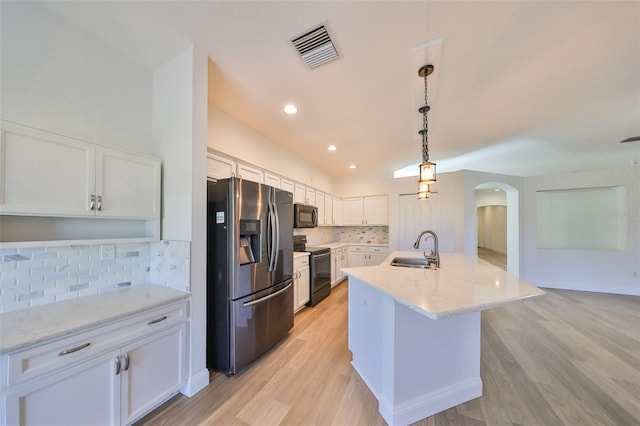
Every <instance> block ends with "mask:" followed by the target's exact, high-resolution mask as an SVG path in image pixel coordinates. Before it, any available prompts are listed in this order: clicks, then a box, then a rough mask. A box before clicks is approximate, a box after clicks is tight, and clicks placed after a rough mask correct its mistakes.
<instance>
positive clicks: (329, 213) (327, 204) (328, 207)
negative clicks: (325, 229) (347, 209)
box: [324, 194, 333, 226]
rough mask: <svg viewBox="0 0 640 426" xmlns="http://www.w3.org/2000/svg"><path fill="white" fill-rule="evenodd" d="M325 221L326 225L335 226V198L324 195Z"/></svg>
mask: <svg viewBox="0 0 640 426" xmlns="http://www.w3.org/2000/svg"><path fill="white" fill-rule="evenodd" d="M324 221H325V223H324V224H325V225H329V226H331V225H333V196H331V195H329V194H324Z"/></svg>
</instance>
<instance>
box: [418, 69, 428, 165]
mask: <svg viewBox="0 0 640 426" xmlns="http://www.w3.org/2000/svg"><path fill="white" fill-rule="evenodd" d="M428 100H429V99H428V94H427V75H426V74H425V76H424V107H423V108H424V111H423V113H422V130H421V131H420V134H421V135H422V162H423V163H426V162H427V161H429V138H428V132H429V122H428V121H427V113H428V111H429V102H428Z"/></svg>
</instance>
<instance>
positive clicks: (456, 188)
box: [389, 172, 475, 253]
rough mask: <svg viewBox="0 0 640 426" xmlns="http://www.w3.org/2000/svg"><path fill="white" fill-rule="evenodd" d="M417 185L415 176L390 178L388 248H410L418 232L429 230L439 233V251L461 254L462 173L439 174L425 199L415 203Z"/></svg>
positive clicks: (462, 236) (462, 225)
mask: <svg viewBox="0 0 640 426" xmlns="http://www.w3.org/2000/svg"><path fill="white" fill-rule="evenodd" d="M417 185H418V184H417V177H408V178H402V179H393V180H392V181H391V183H390V188H389V249H390V250H407V249H412V245H413V242H414V241H415V239H416V237H417V236H418V234H419V233H420V231H423V230H426V229H431V230H433V231H435V232H436V234H438V239H439V249H440V251H441V252H443V253H445V252H462V251H463V250H464V229H465V228H464V227H465V222H464V214H463V213H464V198H463V196H464V172H454V173H439V174H438V181H437V183H436V184H434V185H433V186H432V190H433V191H434V193H433V194H431V195H430V198H429V199H428V200H418V196H417V194H416V191H417ZM474 203H475V201H474ZM474 206H475V204H474ZM474 211H475V207H474ZM474 229H475V223H474Z"/></svg>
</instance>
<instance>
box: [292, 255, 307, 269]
mask: <svg viewBox="0 0 640 426" xmlns="http://www.w3.org/2000/svg"><path fill="white" fill-rule="evenodd" d="M308 264H309V256H305V257H297V258H295V259H294V260H293V269H298V268H302V267H303V266H305V265H308Z"/></svg>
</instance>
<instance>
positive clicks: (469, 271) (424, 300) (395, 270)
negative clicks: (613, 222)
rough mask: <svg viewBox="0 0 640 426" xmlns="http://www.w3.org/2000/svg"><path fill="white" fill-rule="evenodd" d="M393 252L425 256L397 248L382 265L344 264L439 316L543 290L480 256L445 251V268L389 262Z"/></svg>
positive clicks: (495, 304)
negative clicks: (409, 266)
mask: <svg viewBox="0 0 640 426" xmlns="http://www.w3.org/2000/svg"><path fill="white" fill-rule="evenodd" d="M394 257H422V252H421V251H395V252H393V253H391V254H390V255H389V256H388V257H387V258H386V259H385V260H384V262H382V263H381V264H380V265H378V266H366V267H359V268H344V269H342V272H344V273H345V274H347V275H348V276H349V277H354V278H356V279H358V280H360V281H363V282H365V283H367V284H369V285H371V286H373V287H375V288H377V289H379V290H380V291H382V292H384V293H386V294H387V295H389V296H391V297H392V298H393V299H394V300H396V301H397V302H399V303H402V304H404V305H406V306H407V307H409V308H411V309H413V310H415V311H417V312H420V313H422V314H423V315H425V316H427V317H429V318H432V319H439V318H445V317H448V316H452V315H456V314H460V313H466V312H473V311H479V310H485V309H490V308H495V307H498V306H503V305H508V304H510V303H514V302H519V301H523V300H526V299H529V298H531V297H536V296H541V295H543V294H544V292H543V291H542V290H540V289H538V288H537V287H535V286H533V285H531V284H528V283H526V282H525V281H522V280H520V279H518V278H516V277H514V276H512V275H509V274H508V273H507V272H506V271H503V270H502V269H499V268H497V267H495V266H493V265H491V264H490V263H488V262H486V261H484V260H482V259H479V258H478V257H476V256H472V255H468V254H463V253H441V254H440V265H441V267H440V269H435V270H433V269H421V268H405V267H398V266H390V265H389V263H390V262H391V259H393V258H394Z"/></svg>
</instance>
